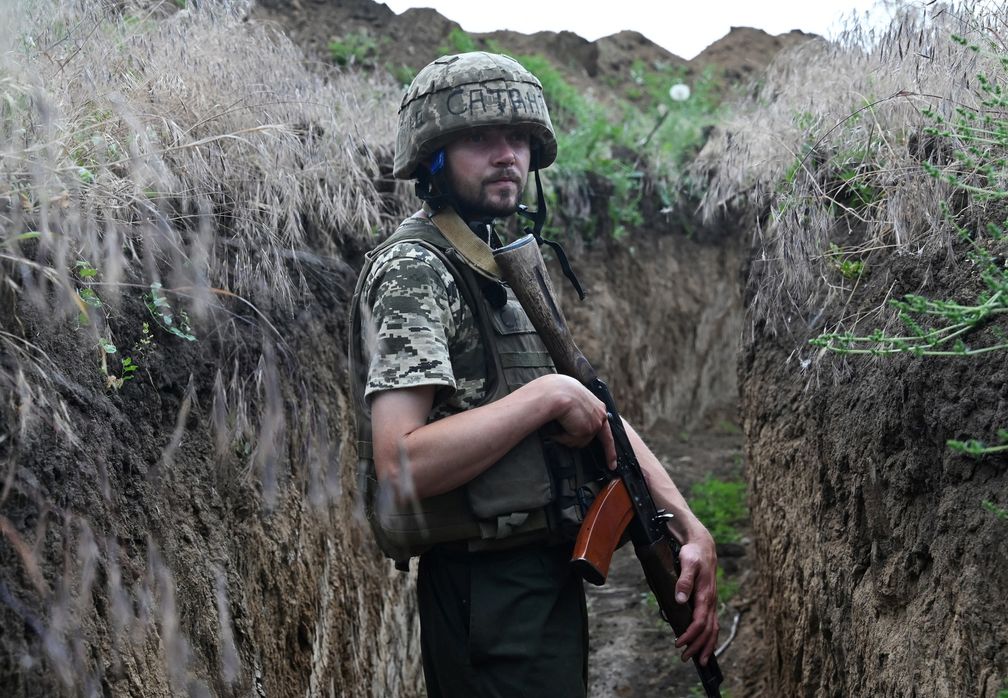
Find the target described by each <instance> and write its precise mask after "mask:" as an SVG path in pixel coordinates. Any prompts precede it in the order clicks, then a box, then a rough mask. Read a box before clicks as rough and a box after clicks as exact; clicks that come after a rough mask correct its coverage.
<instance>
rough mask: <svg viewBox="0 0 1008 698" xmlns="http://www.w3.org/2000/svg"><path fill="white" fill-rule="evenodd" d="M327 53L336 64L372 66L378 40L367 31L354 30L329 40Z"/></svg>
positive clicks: (376, 53) (376, 52)
mask: <svg viewBox="0 0 1008 698" xmlns="http://www.w3.org/2000/svg"><path fill="white" fill-rule="evenodd" d="M329 55H330V57H332V59H333V61H335V62H336V64H337V65H339V66H343V67H348V66H351V65H361V66H365V67H374V60H375V58H376V57H377V55H378V42H377V41H375V40H374V39H373V38H372V37H371V35H370V34H368V33H367V32H354V33H352V34H347V35H346V36H344V37H342V38H339V39H333V40H332V41H330V42H329Z"/></svg>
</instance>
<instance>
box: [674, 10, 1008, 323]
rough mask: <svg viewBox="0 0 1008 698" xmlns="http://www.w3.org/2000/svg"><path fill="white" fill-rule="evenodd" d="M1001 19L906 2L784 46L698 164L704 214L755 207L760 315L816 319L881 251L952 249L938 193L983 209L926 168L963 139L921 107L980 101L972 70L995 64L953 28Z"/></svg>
mask: <svg viewBox="0 0 1008 698" xmlns="http://www.w3.org/2000/svg"><path fill="white" fill-rule="evenodd" d="M1005 19H1006V13H1005V10H1004V8H992V9H976V8H971V7H964V6H959V7H957V8H950V7H948V6H946V5H924V6H905V7H904V8H902V9H901V10H900V11H899V12H898V13H897V15H896V16H895V18H894V20H893V22H892V23H891V25H889V26H888V27H887V28H885V29H883V30H872V29H866V28H864V27H861V26H859V25H856V24H853V25H851V26H850V27H849V28H848V30H847V31H846V32H845V33H844V34H843V35H841V37H840V39H839V41H837V42H834V43H827V42H825V41H817V42H810V43H807V44H804V45H802V46H801V47H799V48H797V49H796V50H793V51H791V52H790V53H789V54H787V55H783V56H781V57H779V59H778V60H777V61H776V62H775V63H774V65H773V66H772V67H771V69H770V71H769V72H768V75H767V77H766V80H765V82H764V83H763V84H762V86H761V87H760V88H759V89H758V90H756V91H754V93H753V94H752V96H751V97H750V98H748V99H747V100H746V101H745V102H743V103H742V104H740V105H737V106H738V108H737V110H736V111H735V113H734V114H733V116H731V117H730V118H729V119H728V121H727V123H725V124H724V125H723V127H722V128H719V129H718V131H717V133H716V134H715V136H714V137H713V138H712V139H711V141H710V142H709V143H708V144H707V146H706V147H705V149H704V150H703V151H702V152H701V153H700V156H699V157H698V159H697V161H696V162H695V163H694V165H693V170H692V171H693V175H694V176H695V177H697V178H700V179H704V180H705V181H708V182H709V187H708V189H707V192H706V194H705V196H704V199H703V211H704V213H705V215H707V216H708V217H713V216H717V215H720V214H721V213H723V212H724V211H726V210H731V209H736V210H737V209H739V208H742V207H744V208H746V209H748V210H751V211H756V212H758V218H757V220H756V221H755V226H754V228H755V230H756V236H755V239H754V240H753V243H754V246H755V248H756V252H755V254H754V261H753V265H752V269H751V276H752V278H751V285H750V293H751V296H752V304H751V308H750V309H751V313H752V316H751V317H752V319H753V320H754V321H761V320H770V321H771V326H774V324H775V323H779V322H781V321H784V320H785V319H786V318H792V319H793V318H795V317H799V318H804V320H805V321H806V322H809V323H814V322H815V320H816V318H817V317H818V316H820V314H821V312H822V310H823V308H824V307H825V306H826V305H827V304H829V303H831V302H833V301H835V300H837V299H844V298H846V297H848V296H849V295H850V293H851V291H852V288H853V287H854V286H855V285H856V283H857V281H858V278H859V276H860V271H858V270H863V269H868V270H870V269H871V268H872V266H873V264H874V262H875V260H877V259H879V258H880V257H882V256H884V255H887V254H898V255H920V256H921V257H922V258H925V257H930V255H932V254H933V253H935V252H940V251H941V250H942V249H946V248H948V247H949V245H950V243H951V241H952V240H953V239H954V238H955V235H956V233H955V230H954V228H953V226H952V225H950V223H949V221H948V219H947V216H945V215H944V213H943V210H942V207H941V204H942V202H947V201H950V200H952V201H960V204H961V205H962V206H965V207H966V208H967V210H964V211H961V212H959V213H962V214H963V215H966V216H969V215H976V214H977V213H978V212H979V211H980V209H982V208H984V206H985V205H986V204H984V203H983V202H969V201H961V200H960V199H959V198H957V197H955V196H953V192H954V187H953V186H952V185H951V184H949V182H948V181H947V180H946V179H943V178H941V177H934V176H931V175H929V174H928V172H927V171H926V170H925V168H924V165H925V164H928V163H930V164H931V165H933V166H935V167H938V168H940V169H946V170H949V171H951V170H953V169H956V168H957V165H956V163H955V162H954V161H953V160H952V158H951V153H952V152H955V151H957V150H962V149H964V148H965V147H966V145H967V144H964V143H962V142H960V141H959V140H958V139H957V138H956V137H955V135H954V134H951V135H950V136H949V137H935V136H933V135H930V134H929V133H928V129H929V128H930V127H932V126H933V120H932V119H931V118H929V117H928V116H927V114H928V113H930V112H934V113H936V114H938V115H941V116H943V117H944V118H946V119H948V118H951V117H952V116H953V115H954V114H955V110H956V108H960V107H964V108H967V109H977V108H981V102H982V100H983V97H982V95H981V94H980V93H979V92H978V91H977V90H976V89H974V88H975V87H976V83H977V75H978V74H980V73H985V72H986V73H989V72H991V71H992V70H995V71H996V70H999V69H1000V65H999V61H998V59H997V58H996V57H995V56H994V55H993V54H991V53H989V52H980V53H975V52H970V51H965V50H963V49H962V46H961V45H959V44H958V43H956V42H955V41H954V40H953V38H952V37H953V35H961V36H964V37H967V38H968V39H970V40H980V38H981V37H984V36H987V37H988V38H987V39H984V40H985V41H986V40H989V36H991V35H989V34H988V33H987V32H986V28H987V27H992V26H1003V24H1004V22H1005ZM996 35H997V34H996V33H995V34H994V36H996ZM970 207H972V208H970ZM831 244H832V245H835V246H836V247H831ZM859 265H860V266H859ZM838 270H839V271H841V273H840V274H838V273H837V271H838ZM845 270H846V271H847V273H843V271H845ZM855 272H856V273H855Z"/></svg>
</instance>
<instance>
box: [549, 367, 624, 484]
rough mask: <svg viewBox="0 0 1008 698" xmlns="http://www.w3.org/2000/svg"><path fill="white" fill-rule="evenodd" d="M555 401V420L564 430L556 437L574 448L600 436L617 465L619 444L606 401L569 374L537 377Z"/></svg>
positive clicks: (608, 457) (610, 460)
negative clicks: (613, 431)
mask: <svg viewBox="0 0 1008 698" xmlns="http://www.w3.org/2000/svg"><path fill="white" fill-rule="evenodd" d="M536 380H537V381H543V382H544V383H545V384H546V385H545V386H544V387H545V389H546V390H547V391H548V394H549V396H550V398H551V399H552V400H554V401H555V404H556V405H557V407H556V413H555V414H554V417H553V418H554V420H555V421H556V422H557V424H559V425H560V429H561V432H560V433H559V434H557V435H555V436H554V437H553V438H554V440H556V441H557V442H558V443H561V444H563V445H565V446H570V447H571V448H583V447H585V446H587V445H588V444H589V443H591V441H592V439H594V438H596V437H598V440H599V443H600V444H601V445H602V450H603V452H604V453H605V456H606V463H608V464H609V467H610V468H615V467H616V444H615V443H614V442H613V435H612V430H611V429H610V428H609V414H608V413H607V412H606V408H605V404H603V402H602V401H601V400H599V399H598V398H597V397H595V396H594V395H593V394H592V392H591V391H590V390H588V388H586V387H584V386H583V385H582V384H581V383H580V382H578V381H577V380H576V379H574V378H571V377H570V376H563V375H560V374H552V375H549V376H543V377H541V378H537V379H536Z"/></svg>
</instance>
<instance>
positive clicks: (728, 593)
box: [717, 565, 741, 604]
mask: <svg viewBox="0 0 1008 698" xmlns="http://www.w3.org/2000/svg"><path fill="white" fill-rule="evenodd" d="M740 584H741V582H740V581H739V580H738V579H735V578H731V579H729V578H728V575H727V574H725V571H724V568H723V567H721V565H718V568H717V598H718V603H721V604H726V603H728V602H729V601H731V600H732V599H733V598H735V595H736V594H737V593H738V590H739V585H740Z"/></svg>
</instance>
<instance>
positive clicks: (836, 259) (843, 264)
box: [829, 243, 865, 281]
mask: <svg viewBox="0 0 1008 698" xmlns="http://www.w3.org/2000/svg"><path fill="white" fill-rule="evenodd" d="M829 256H830V258H831V260H832V263H833V266H834V268H835V269H836V270H837V271H838V272H840V276H842V277H844V278H845V279H847V280H848V281H856V280H857V279H859V278H861V275H862V274H863V273H864V270H865V263H864V261H862V260H860V259H851V258H850V257H849V256H847V255H846V254H845V253H844V251H843V250H841V249H840V247H839V246H838V245H836V244H835V243H830V251H829Z"/></svg>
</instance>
